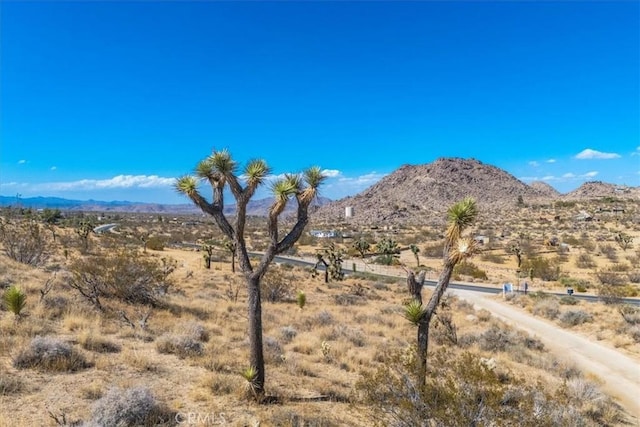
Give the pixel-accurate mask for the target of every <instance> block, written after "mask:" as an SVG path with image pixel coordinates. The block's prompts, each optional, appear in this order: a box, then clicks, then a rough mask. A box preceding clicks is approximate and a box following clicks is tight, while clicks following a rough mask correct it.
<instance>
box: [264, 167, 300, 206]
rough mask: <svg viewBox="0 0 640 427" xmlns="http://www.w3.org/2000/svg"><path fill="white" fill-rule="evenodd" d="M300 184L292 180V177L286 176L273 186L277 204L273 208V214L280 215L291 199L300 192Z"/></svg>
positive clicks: (272, 189)
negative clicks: (298, 185)
mask: <svg viewBox="0 0 640 427" xmlns="http://www.w3.org/2000/svg"><path fill="white" fill-rule="evenodd" d="M297 184H298V182H297V181H295V180H294V179H291V175H285V177H284V178H280V179H278V180H276V181H274V182H273V183H272V184H271V191H272V192H273V195H274V197H275V199H276V200H275V202H274V203H273V205H272V206H271V211H270V212H271V214H272V215H279V214H280V213H281V212H282V211H283V210H284V208H285V206H286V205H287V202H288V201H289V198H290V197H291V196H292V195H294V194H296V193H297V191H298V187H297Z"/></svg>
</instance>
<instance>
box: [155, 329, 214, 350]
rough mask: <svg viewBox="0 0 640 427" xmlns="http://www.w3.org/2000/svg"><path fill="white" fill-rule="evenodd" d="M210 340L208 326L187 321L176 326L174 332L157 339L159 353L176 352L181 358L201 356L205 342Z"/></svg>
mask: <svg viewBox="0 0 640 427" xmlns="http://www.w3.org/2000/svg"><path fill="white" fill-rule="evenodd" d="M208 340H209V333H208V332H207V330H206V328H205V327H204V326H202V325H201V324H199V323H197V322H193V321H192V322H187V323H184V324H182V325H180V326H179V327H178V328H176V331H175V332H174V333H170V334H164V335H162V336H160V337H159V338H158V340H157V341H156V349H157V350H158V352H159V353H164V354H175V355H177V356H178V357H180V358H185V357H194V356H201V355H202V354H203V352H204V345H203V342H206V341H208Z"/></svg>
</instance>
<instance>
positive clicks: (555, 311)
mask: <svg viewBox="0 0 640 427" xmlns="http://www.w3.org/2000/svg"><path fill="white" fill-rule="evenodd" d="M533 314H535V315H539V316H543V317H546V318H547V319H551V320H553V319H556V318H557V317H558V316H559V315H560V304H559V303H558V301H557V300H556V298H544V299H541V300H539V301H537V302H536V303H535V304H534V306H533Z"/></svg>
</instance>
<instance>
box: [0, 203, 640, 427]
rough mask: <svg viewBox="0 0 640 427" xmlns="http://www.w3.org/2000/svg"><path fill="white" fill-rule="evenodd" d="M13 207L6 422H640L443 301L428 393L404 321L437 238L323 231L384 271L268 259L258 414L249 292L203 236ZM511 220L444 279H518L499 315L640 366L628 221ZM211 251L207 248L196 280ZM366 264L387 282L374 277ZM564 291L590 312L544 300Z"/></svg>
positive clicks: (543, 355)
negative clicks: (317, 269)
mask: <svg viewBox="0 0 640 427" xmlns="http://www.w3.org/2000/svg"><path fill="white" fill-rule="evenodd" d="M10 214H11V215H9V214H7V213H6V212H5V215H4V216H3V231H2V232H3V236H4V238H3V240H2V249H4V252H2V253H0V288H2V289H1V290H2V291H3V292H5V293H6V292H7V290H8V289H10V288H13V289H17V290H18V291H19V292H21V293H23V294H24V296H25V297H26V299H25V301H24V303H23V304H22V305H23V307H21V308H20V309H19V310H18V309H17V307H16V306H15V305H11V304H7V303H6V302H5V304H4V305H3V308H2V309H0V425H6V426H18V427H19V426H33V425H43V426H44V425H51V426H53V425H105V426H110V425H233V426H245V425H246V426H254V425H261V426H272V425H273V426H343V425H354V426H355V425H363V426H364V425H367V426H368V425H375V424H379V425H406V426H409V425H421V424H420V423H421V422H423V421H422V420H423V418H424V417H423V414H425V413H430V414H432V417H433V420H434V423H435V424H433V425H452V426H455V425H471V423H472V422H474V420H475V422H476V423H477V425H585V426H599V425H612V426H613V425H633V423H635V422H637V419H635V418H634V415H637V414H630V413H628V412H627V411H625V409H624V408H622V407H620V406H619V405H618V404H617V403H616V402H615V401H614V400H613V399H612V398H610V397H609V396H607V395H605V394H604V393H603V392H602V391H601V390H600V389H599V379H598V378H596V377H592V376H590V375H587V374H584V373H582V372H580V371H579V370H578V369H577V368H576V367H574V366H572V365H571V364H570V363H568V362H566V360H565V359H561V358H559V357H558V355H554V354H552V353H550V352H549V351H548V350H547V349H546V348H545V347H544V345H543V344H542V343H541V342H540V340H538V339H537V338H536V337H533V336H528V335H526V334H524V333H522V332H520V331H518V330H516V329H514V328H513V327H511V326H509V325H506V324H505V323H503V322H501V321H500V320H498V319H496V318H494V317H493V316H492V315H491V313H489V312H486V311H476V310H475V309H474V307H473V306H472V305H471V304H469V303H467V302H465V301H464V300H459V299H456V298H455V297H452V296H448V297H447V298H445V301H444V303H443V304H442V306H441V307H440V309H439V311H438V315H437V319H436V320H435V321H434V322H433V324H432V331H431V337H430V343H431V345H430V354H429V362H428V363H429V365H428V369H429V381H428V389H429V393H427V394H425V395H420V393H419V392H418V391H416V390H415V389H414V388H412V380H411V372H412V365H413V363H414V362H415V360H414V355H413V352H414V350H413V347H412V346H413V345H414V344H415V340H416V328H415V326H413V325H412V324H411V323H410V322H408V321H407V320H406V319H405V318H404V316H403V307H404V304H405V303H406V302H407V301H408V299H409V294H408V292H407V289H406V284H405V282H404V280H403V278H402V275H403V271H404V270H402V268H401V266H405V267H406V268H412V269H415V270H417V269H427V270H428V275H429V277H431V278H434V277H436V275H437V274H438V272H439V266H440V262H441V261H440V259H439V256H440V254H441V253H442V252H441V248H440V247H439V246H438V245H439V239H440V233H441V230H440V229H438V228H435V227H424V228H417V227H411V228H406V229H403V228H395V229H387V230H384V229H380V228H378V229H373V230H372V229H362V228H359V229H358V228H355V227H352V226H350V225H349V224H348V223H345V224H335V225H334V226H335V228H338V229H340V230H341V234H342V235H343V236H344V235H347V237H341V238H339V239H334V240H332V241H333V242H334V245H335V246H334V248H335V249H336V250H340V251H341V257H342V259H343V260H344V262H343V264H342V266H343V267H345V268H347V269H350V268H351V263H350V260H352V259H360V257H359V254H358V253H357V251H355V250H354V245H353V243H354V241H356V240H357V239H358V238H364V239H367V240H368V241H370V242H371V246H372V248H371V251H370V252H375V249H374V248H375V242H376V241H378V240H379V239H380V238H381V237H386V238H389V239H391V240H393V242H395V243H396V244H397V249H398V251H397V253H396V252H393V253H392V254H390V258H389V260H390V262H389V264H390V265H389V266H384V267H380V266H379V264H376V258H377V257H378V256H379V255H380V254H367V256H366V257H365V261H366V262H367V264H368V265H369V266H370V268H369V269H368V272H361V271H358V272H356V273H354V274H349V275H347V276H346V277H345V278H344V280H342V281H338V280H331V281H329V282H328V283H325V282H324V280H323V276H322V275H319V276H316V277H314V276H312V275H311V272H310V267H294V266H290V265H285V264H283V265H276V264H274V265H272V266H271V268H270V270H269V273H268V274H267V276H266V277H265V278H264V280H263V285H262V286H263V289H262V293H263V298H264V299H265V301H264V304H263V327H264V330H263V333H264V353H265V359H266V369H267V371H266V392H267V397H268V399H266V401H265V402H263V403H261V404H257V403H254V402H253V401H252V399H251V396H250V393H251V388H250V386H248V382H247V380H246V379H245V378H244V376H246V373H247V369H249V368H250V367H249V366H247V363H248V362H247V361H248V356H247V354H248V340H247V308H246V298H247V295H246V290H245V288H244V284H243V283H244V282H243V280H242V277H241V276H240V275H241V273H239V272H233V271H232V267H231V262H230V253H229V252H228V251H226V250H225V248H224V245H223V244H222V243H220V242H221V241H222V239H221V237H220V235H219V234H217V233H216V231H215V226H214V224H212V223H211V222H209V221H207V220H205V219H203V218H201V217H194V218H176V219H173V218H170V217H164V218H163V217H158V216H150V215H143V214H138V215H136V216H133V215H124V214H122V215H118V216H117V217H115V218H114V217H113V215H112V216H111V217H110V218H103V219H102V222H103V223H106V222H114V223H118V226H117V227H116V228H115V229H114V230H113V232H109V233H104V234H101V235H94V234H91V233H89V234H87V236H83V234H82V232H79V231H78V230H79V226H78V225H77V224H78V223H77V222H76V223H74V222H72V221H71V220H69V222H64V220H61V221H60V222H59V223H57V224H55V225H48V226H42V225H38V227H37V228H38V233H41V234H39V235H38V236H35V237H34V234H33V233H34V230H35V228H34V227H35V225H34V224H36V223H35V222H30V221H31V220H32V219H30V218H29V217H27V216H24V215H22V216H21V215H17V214H16V213H15V212H14V213H10ZM523 217H525V216H521V218H520V219H518V218H517V217H515V216H514V217H513V218H511V219H510V220H509V221H501V222H499V223H498V222H497V221H496V222H493V221H489V220H485V221H484V223H481V224H479V225H478V227H477V229H476V230H475V231H474V232H475V234H477V235H483V236H486V237H487V240H486V242H485V243H484V250H483V252H482V253H481V254H480V255H478V256H476V257H474V258H473V259H472V260H471V261H470V262H467V263H466V264H465V265H463V266H461V268H460V269H458V270H457V272H456V275H455V277H454V280H459V281H464V282H473V283H475V284H480V285H486V286H495V285H500V284H501V283H503V282H505V281H510V282H513V283H523V282H524V281H528V283H529V285H530V287H529V293H528V295H523V294H513V295H510V296H509V297H508V298H506V299H505V300H504V303H505V304H513V305H515V306H517V307H520V308H521V309H522V310H526V311H528V312H529V313H531V314H532V315H534V316H540V317H543V318H546V319H548V320H549V321H551V322H554V323H555V324H557V326H558V327H561V328H566V329H570V330H572V331H574V332H575V333H579V334H584V335H586V336H589V337H592V339H594V340H598V341H600V342H602V343H604V344H606V345H610V346H612V347H615V348H617V349H618V350H619V351H621V352H625V353H626V354H628V355H631V356H632V357H635V358H638V359H639V360H640V330H639V327H640V311H638V310H637V309H636V308H634V306H630V305H628V304H623V302H622V298H626V297H635V296H637V295H638V291H639V289H638V282H639V281H640V272H639V270H638V268H639V267H638V266H639V265H640V251H639V250H638V247H640V225H639V224H637V223H634V222H633V221H632V219H625V218H616V217H614V216H611V217H607V218H603V219H602V220H601V221H597V222H590V223H586V222H580V223H578V222H574V221H573V220H568V219H565V220H564V222H563V223H560V222H558V221H556V222H554V220H553V219H546V216H545V214H544V213H541V212H537V211H536V212H534V213H530V214H529V216H527V217H525V218H536V219H540V218H545V221H541V220H540V221H536V220H531V219H530V220H526V219H525V220H523V219H522V218H523ZM566 217H569V218H570V216H569V215H568V214H567V215H566ZM631 218H632V217H631ZM37 224H40V223H37ZM313 226H316V227H328V226H329V225H328V224H317V225H313ZM310 227H311V226H310ZM260 230H261V222H260V220H257V219H256V220H255V223H252V225H251V229H250V230H249V232H248V239H249V241H250V245H251V247H252V248H253V249H254V250H255V251H260V249H261V239H263V238H264V234H263V233H261V231H260ZM619 232H624V233H625V235H626V236H630V237H631V239H632V241H631V243H630V245H629V246H628V247H626V248H623V247H622V246H623V245H620V244H619V242H618V241H617V240H616V236H617V235H618V234H617V233H619ZM11 233H14V234H11ZM21 233H22V234H21ZM6 236H10V237H11V240H8V239H7V237H6ZM553 237H557V238H558V242H556V243H551V241H550V239H551V238H553ZM18 238H19V239H23V242H24V243H25V245H26V246H25V247H23V248H13V249H14V250H15V251H34V250H35V251H37V250H38V248H37V242H38V241H40V240H42V241H44V242H45V244H44V245H43V248H42V254H41V256H40V257H39V258H38V259H37V260H36V261H35V262H31V263H25V262H24V260H16V259H15V257H14V256H12V253H13V252H12V251H11V250H9V249H10V248H9V246H10V245H11V243H10V242H15V239H18ZM30 239H31V240H30ZM34 242H35V243H34ZM207 242H209V243H211V244H212V245H213V246H215V247H214V249H213V250H211V252H210V254H211V259H210V261H211V264H210V268H208V269H207V268H205V262H204V261H203V255H206V254H207V252H206V251H202V250H201V249H202V245H203V244H206V243H207ZM184 243H191V245H185V244H184ZM214 243H215V244H214ZM412 244H415V245H417V246H418V248H419V252H417V256H416V253H413V252H412V251H411V250H409V247H410V245H412ZM29 245H36V248H35V249H34V247H31V246H29ZM326 245H327V240H323V239H320V238H313V237H312V236H309V235H306V236H305V237H304V238H303V239H301V241H300V242H299V245H297V246H296V249H295V251H292V253H291V254H290V255H291V256H305V257H311V258H313V257H315V255H316V253H318V251H322V250H323V248H325V247H326ZM515 247H517V248H519V250H520V251H521V265H520V268H519V270H520V273H519V274H518V273H517V270H518V265H517V262H518V259H517V256H516V255H515V250H514V248H515ZM19 261H22V262H19ZM378 261H381V260H378ZM376 269H383V270H384V271H395V273H396V274H397V277H383V276H376V275H374V274H371V272H373V271H376ZM568 287H571V288H572V289H574V290H575V294H574V295H578V294H582V293H585V294H586V293H588V294H593V295H597V296H599V297H600V298H601V301H600V302H596V303H590V302H585V301H578V300H577V299H576V298H574V297H570V296H568V295H567V296H554V295H552V292H558V293H561V294H566V288H568ZM424 292H425V293H426V294H428V293H429V290H428V289H425V290H424ZM301 293H304V299H305V302H304V304H302V303H301V302H300V296H299V295H300V294H301ZM494 298H498V299H501V298H502V297H501V296H495V297H494ZM14 302H15V301H14ZM16 312H17V313H16ZM243 374H244V376H243Z"/></svg>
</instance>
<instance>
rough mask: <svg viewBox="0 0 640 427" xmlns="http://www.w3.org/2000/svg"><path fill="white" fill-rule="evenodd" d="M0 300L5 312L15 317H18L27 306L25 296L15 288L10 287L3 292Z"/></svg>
mask: <svg viewBox="0 0 640 427" xmlns="http://www.w3.org/2000/svg"><path fill="white" fill-rule="evenodd" d="M2 300H3V302H4V306H5V307H6V309H7V310H9V311H10V312H12V313H13V314H15V315H16V316H20V313H21V312H22V309H23V308H24V307H25V305H26V304H27V295H26V294H25V293H24V292H23V291H22V290H20V289H19V288H17V287H16V286H10V287H9V288H7V290H6V291H5V292H4V295H3V296H2Z"/></svg>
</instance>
